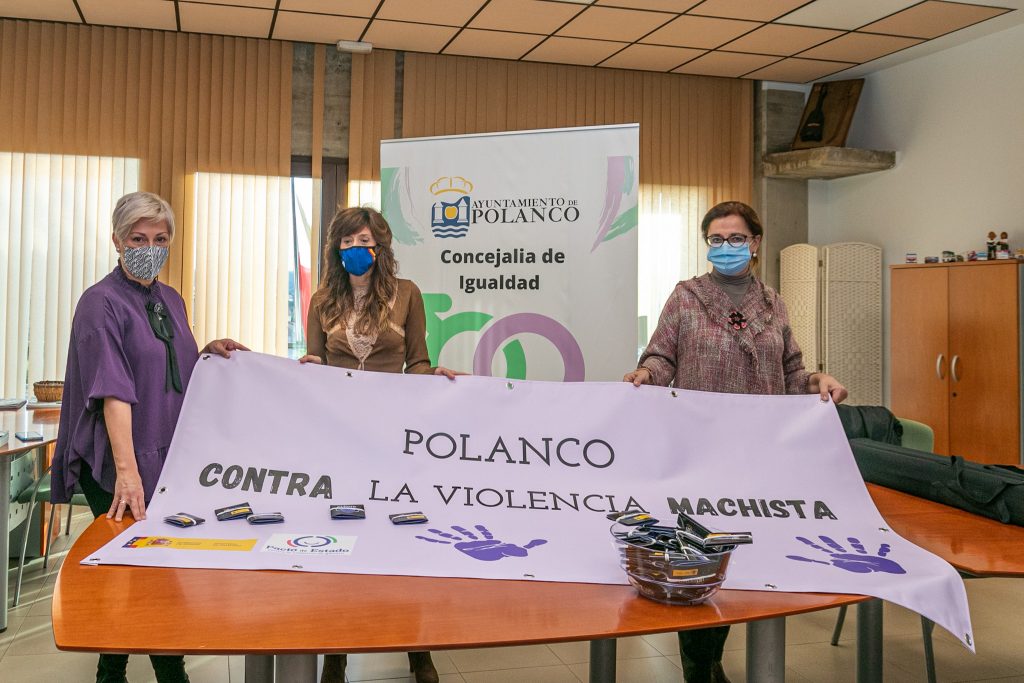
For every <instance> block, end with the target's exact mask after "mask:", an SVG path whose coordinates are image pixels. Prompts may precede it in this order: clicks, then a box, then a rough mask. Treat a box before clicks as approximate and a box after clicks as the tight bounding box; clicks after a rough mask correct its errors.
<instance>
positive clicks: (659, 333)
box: [637, 285, 682, 387]
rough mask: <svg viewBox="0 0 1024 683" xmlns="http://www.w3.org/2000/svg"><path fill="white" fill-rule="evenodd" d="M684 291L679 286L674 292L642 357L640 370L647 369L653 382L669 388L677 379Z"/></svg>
mask: <svg viewBox="0 0 1024 683" xmlns="http://www.w3.org/2000/svg"><path fill="white" fill-rule="evenodd" d="M681 296H682V290H681V288H680V286H679V285H676V288H675V289H674V290H672V294H671V295H669V297H668V301H666V302H665V307H664V308H663V309H662V311H661V317H660V318H658V326H657V327H656V328H655V330H654V334H652V335H651V341H650V342H648V343H647V348H646V349H645V350H644V353H643V355H642V356H640V363H639V365H638V366H637V367H638V368H647V370H648V371H650V373H651V382H652V383H654V384H658V385H660V386H663V387H667V386H668V385H669V384H671V383H672V380H674V379H675V377H676V365H677V363H678V359H677V355H678V354H679V316H680V309H681V305H680V303H679V299H680V297H681Z"/></svg>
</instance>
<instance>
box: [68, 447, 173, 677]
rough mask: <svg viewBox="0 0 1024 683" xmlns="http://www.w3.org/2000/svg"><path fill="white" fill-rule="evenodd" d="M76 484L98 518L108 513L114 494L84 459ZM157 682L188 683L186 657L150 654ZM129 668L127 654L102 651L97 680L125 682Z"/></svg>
mask: <svg viewBox="0 0 1024 683" xmlns="http://www.w3.org/2000/svg"><path fill="white" fill-rule="evenodd" d="M79 484H81V486H82V492H83V493H84V494H85V499H86V500H87V501H89V509H90V510H92V516H93V517H96V518H99V517H102V516H103V515H105V514H107V511H109V510H110V506H111V504H112V503H113V502H114V494H113V493H109V492H107V491H104V490H103V488H102V487H100V485H99V484H98V483H97V482H96V480H95V479H93V476H92V470H91V469H90V468H89V466H88V465H86V464H85V463H84V462H83V463H82V474H81V476H80V477H79ZM149 661H150V662H152V663H153V671H154V672H155V673H156V680H157V681H158V683H188V674H187V673H185V658H184V657H182V656H181V655H150V656H149ZM127 668H128V655H109V654H101V655H100V663H99V665H98V666H97V667H96V683H125V681H126V680H127V679H126V678H125V669H127Z"/></svg>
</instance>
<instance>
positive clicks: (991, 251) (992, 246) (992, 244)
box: [985, 231, 996, 261]
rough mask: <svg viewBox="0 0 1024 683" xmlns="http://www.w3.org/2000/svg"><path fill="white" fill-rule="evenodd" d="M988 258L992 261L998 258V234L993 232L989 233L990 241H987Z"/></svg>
mask: <svg viewBox="0 0 1024 683" xmlns="http://www.w3.org/2000/svg"><path fill="white" fill-rule="evenodd" d="M985 246H986V247H987V249H986V258H987V259H988V260H989V261H991V260H993V259H995V257H996V234H995V233H994V232H992V231H989V233H988V239H987V240H986V241H985Z"/></svg>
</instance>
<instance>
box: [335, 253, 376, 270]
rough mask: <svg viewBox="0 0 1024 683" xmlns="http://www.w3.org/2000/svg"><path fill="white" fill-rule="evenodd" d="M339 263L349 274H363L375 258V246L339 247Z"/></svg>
mask: <svg viewBox="0 0 1024 683" xmlns="http://www.w3.org/2000/svg"><path fill="white" fill-rule="evenodd" d="M338 254H339V255H340V256H341V265H342V266H343V267H344V268H345V270H346V271H348V273H349V274H350V275H356V276H359V275H365V274H366V272H367V271H368V270H370V267H371V266H373V262H374V261H376V260H377V247H349V248H348V249H339V250H338Z"/></svg>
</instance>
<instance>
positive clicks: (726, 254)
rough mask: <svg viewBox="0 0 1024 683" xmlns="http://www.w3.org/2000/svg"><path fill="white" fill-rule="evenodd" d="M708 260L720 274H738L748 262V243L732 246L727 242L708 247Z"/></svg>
mask: <svg viewBox="0 0 1024 683" xmlns="http://www.w3.org/2000/svg"><path fill="white" fill-rule="evenodd" d="M708 261H711V265H713V266H714V267H715V270H717V271H718V272H719V273H721V274H722V275H739V274H740V273H742V272H743V271H744V270H745V269H746V267H747V264H748V263H750V245H749V244H744V245H741V246H738V247H734V246H732V245H731V244H729V243H728V242H726V243H725V244H723V245H722V246H720V247H711V248H710V249H708Z"/></svg>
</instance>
